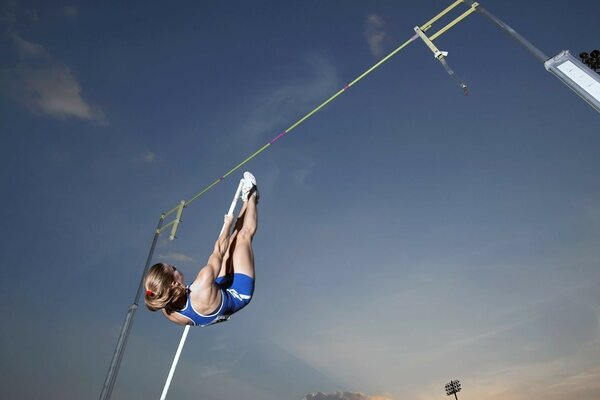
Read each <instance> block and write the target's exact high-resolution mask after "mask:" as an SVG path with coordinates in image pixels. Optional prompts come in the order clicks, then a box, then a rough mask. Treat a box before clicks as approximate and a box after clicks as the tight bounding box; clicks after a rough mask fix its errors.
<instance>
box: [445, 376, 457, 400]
mask: <svg viewBox="0 0 600 400" xmlns="http://www.w3.org/2000/svg"><path fill="white" fill-rule="evenodd" d="M458 392H460V381H459V380H458V379H456V380H453V381H450V382H449V383H446V396H451V395H454V398H455V399H456V400H458V396H457V395H456V393H458Z"/></svg>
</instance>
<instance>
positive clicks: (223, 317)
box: [175, 274, 254, 326]
mask: <svg viewBox="0 0 600 400" xmlns="http://www.w3.org/2000/svg"><path fill="white" fill-rule="evenodd" d="M215 284H216V285H217V286H218V287H219V289H220V290H221V304H220V305H219V307H217V309H216V310H215V311H213V312H211V313H210V314H206V315H205V314H200V313H199V312H198V311H196V310H195V309H194V307H193V306H192V303H191V301H190V290H189V286H188V292H187V301H186V302H185V307H184V308H183V309H182V310H179V311H175V312H176V313H177V314H179V315H183V316H184V317H186V318H188V319H189V320H190V321H192V322H193V324H194V325H196V326H208V325H212V324H216V323H217V322H222V321H227V320H228V319H229V317H230V316H231V315H232V314H233V313H235V312H237V311H239V310H241V309H242V308H244V307H246V306H247V305H248V303H250V300H251V299H252V294H253V293H254V279H253V278H250V277H249V276H248V275H244V274H233V275H228V276H223V277H220V278H217V279H216V280H215Z"/></svg>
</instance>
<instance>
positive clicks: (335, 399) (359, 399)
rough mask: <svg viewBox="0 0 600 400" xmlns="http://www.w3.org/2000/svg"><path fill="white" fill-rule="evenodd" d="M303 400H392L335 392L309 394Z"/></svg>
mask: <svg viewBox="0 0 600 400" xmlns="http://www.w3.org/2000/svg"><path fill="white" fill-rule="evenodd" d="M304 399H305V400H392V399H391V397H387V396H369V395H366V394H364V393H353V392H336V393H333V394H325V393H322V392H316V393H310V394H307V395H306V396H305V397H304Z"/></svg>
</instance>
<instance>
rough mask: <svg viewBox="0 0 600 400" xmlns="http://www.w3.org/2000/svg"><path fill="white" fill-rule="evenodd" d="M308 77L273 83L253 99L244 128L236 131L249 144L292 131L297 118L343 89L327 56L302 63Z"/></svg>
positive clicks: (318, 56)
mask: <svg viewBox="0 0 600 400" xmlns="http://www.w3.org/2000/svg"><path fill="white" fill-rule="evenodd" d="M301 63H302V64H303V67H302V69H300V70H302V71H306V74H304V75H302V76H298V77H297V78H295V79H294V80H292V81H287V82H273V83H271V84H270V85H269V86H270V87H269V88H268V89H266V90H263V91H261V92H260V93H258V94H257V96H256V97H255V98H254V99H253V101H252V104H251V109H252V111H250V112H249V113H248V114H249V115H247V116H246V117H245V118H243V121H244V122H243V125H242V126H240V127H239V128H236V129H235V131H236V132H238V135H240V136H241V135H243V138H244V143H243V146H244V148H246V147H247V145H248V144H247V141H248V140H251V141H252V142H255V141H259V142H263V141H264V140H266V139H268V138H273V137H274V136H275V135H276V134H277V133H279V132H281V131H282V130H283V129H286V128H288V127H289V126H290V125H291V123H292V122H294V121H295V118H299V116H301V115H302V113H306V112H308V111H310V110H311V109H312V108H314V107H316V106H317V105H318V104H319V101H323V100H325V99H326V98H327V97H328V96H330V95H332V94H333V93H334V92H335V90H336V89H339V87H338V86H339V80H338V77H337V71H336V68H335V66H334V65H333V64H332V63H331V62H330V61H329V60H328V59H327V58H326V57H324V56H322V55H317V54H311V55H308V56H306V57H305V58H304V60H302V61H301ZM240 139H241V137H240Z"/></svg>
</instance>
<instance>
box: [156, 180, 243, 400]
mask: <svg viewBox="0 0 600 400" xmlns="http://www.w3.org/2000/svg"><path fill="white" fill-rule="evenodd" d="M242 182H243V179H242V180H240V184H239V185H238V187H237V190H236V191H235V195H234V196H233V200H232V201H231V206H229V211H228V212H227V215H233V210H235V206H236V205H237V201H238V199H239V198H240V193H241V191H242ZM223 230H225V224H223V227H222V228H221V233H223ZM219 236H221V234H219ZM189 331H190V325H186V326H185V328H184V329H183V334H182V335H181V339H180V340H179V346H178V347H177V351H176V352H175V358H174V359H173V364H171V370H170V371H169V375H168V376H167V381H166V382H165V386H164V387H163V391H162V394H161V395H160V400H165V399H166V398H167V393H168V391H169V387H170V386H171V381H172V380H173V375H174V374H175V368H177V363H179V357H180V356H181V351H182V350H183V346H184V345H185V341H186V340H187V335H188V333H189Z"/></svg>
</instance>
